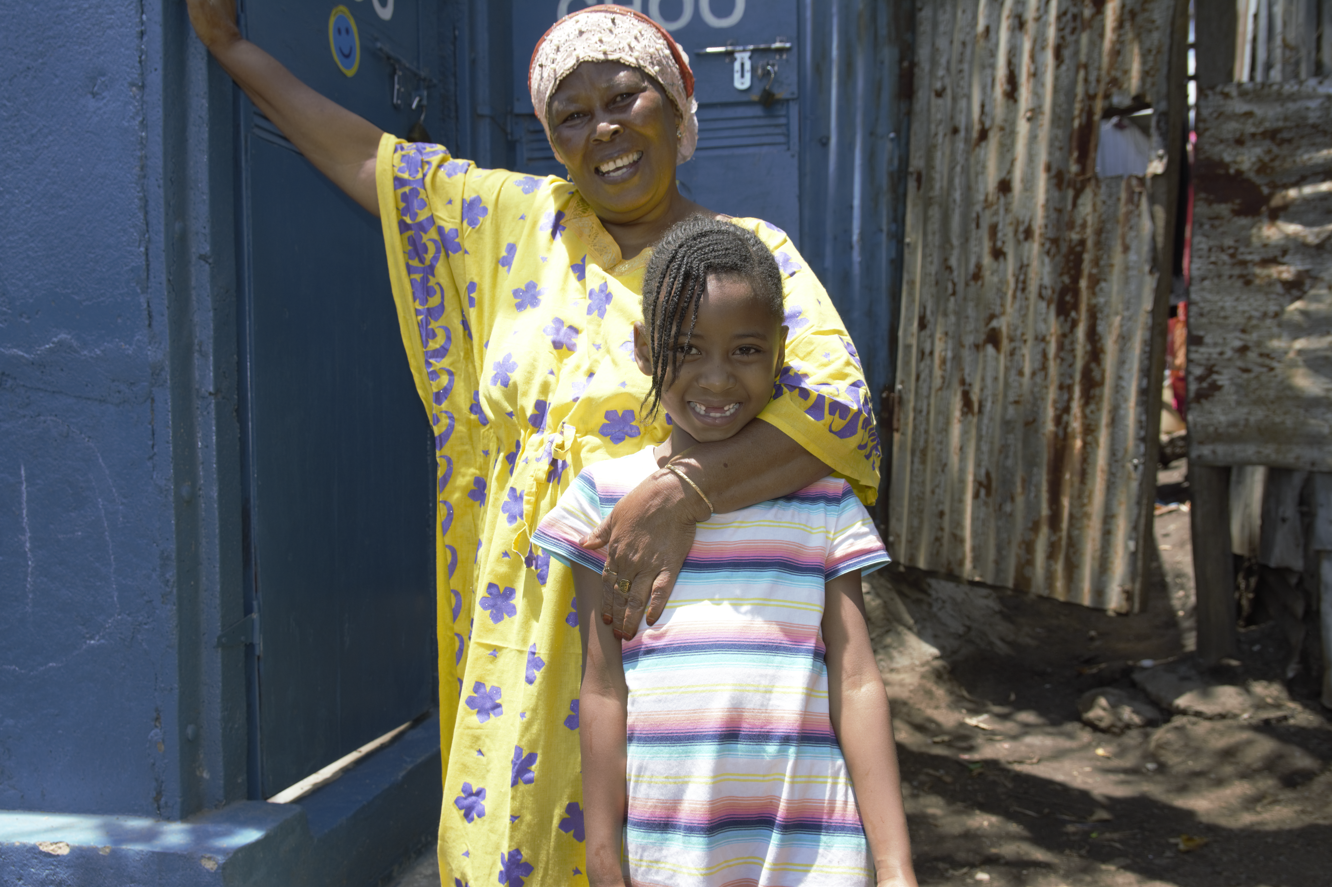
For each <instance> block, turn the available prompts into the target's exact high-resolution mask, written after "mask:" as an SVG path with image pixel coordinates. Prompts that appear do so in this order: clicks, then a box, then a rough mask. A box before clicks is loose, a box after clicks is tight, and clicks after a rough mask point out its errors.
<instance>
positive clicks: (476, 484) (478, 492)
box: [467, 477, 486, 505]
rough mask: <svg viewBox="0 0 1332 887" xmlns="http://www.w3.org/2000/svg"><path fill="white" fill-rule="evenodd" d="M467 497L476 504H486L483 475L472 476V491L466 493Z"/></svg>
mask: <svg viewBox="0 0 1332 887" xmlns="http://www.w3.org/2000/svg"><path fill="white" fill-rule="evenodd" d="M467 498H468V499H471V500H472V501H473V502H475V503H476V504H477V505H485V504H486V479H485V478H484V477H474V478H472V492H470V493H468V494H467Z"/></svg>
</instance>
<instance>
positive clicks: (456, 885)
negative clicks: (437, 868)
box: [453, 878, 469, 887]
mask: <svg viewBox="0 0 1332 887" xmlns="http://www.w3.org/2000/svg"><path fill="white" fill-rule="evenodd" d="M453 887H469V885H468V883H467V882H466V881H464V880H463V879H462V878H454V879H453Z"/></svg>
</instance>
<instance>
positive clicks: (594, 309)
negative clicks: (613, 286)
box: [587, 283, 614, 320]
mask: <svg viewBox="0 0 1332 887" xmlns="http://www.w3.org/2000/svg"><path fill="white" fill-rule="evenodd" d="M613 298H614V294H613V293H611V291H610V287H608V286H607V285H606V284H604V283H602V284H598V285H597V286H594V287H593V288H592V289H590V290H588V292H587V313H588V314H596V315H597V317H600V318H602V319H603V320H604V319H605V317H606V309H607V308H608V307H610V303H611V299H613Z"/></svg>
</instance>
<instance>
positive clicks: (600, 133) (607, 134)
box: [593, 119, 624, 142]
mask: <svg viewBox="0 0 1332 887" xmlns="http://www.w3.org/2000/svg"><path fill="white" fill-rule="evenodd" d="M623 131H624V127H623V126H621V125H620V124H618V123H616V122H615V121H613V120H604V119H603V120H599V121H597V129H596V132H595V133H593V138H595V139H596V140H597V141H600V142H605V141H609V140H610V139H613V138H615V137H616V136H617V135H619V134H620V133H621V132H623Z"/></svg>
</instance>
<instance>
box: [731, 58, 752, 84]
mask: <svg viewBox="0 0 1332 887" xmlns="http://www.w3.org/2000/svg"><path fill="white" fill-rule="evenodd" d="M752 73H753V66H752V64H751V63H750V61H749V53H748V52H737V53H736V54H735V67H734V69H733V75H732V79H731V82H732V83H734V84H735V88H736V89H742V90H743V89H749V84H750V78H751V75H752Z"/></svg>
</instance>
